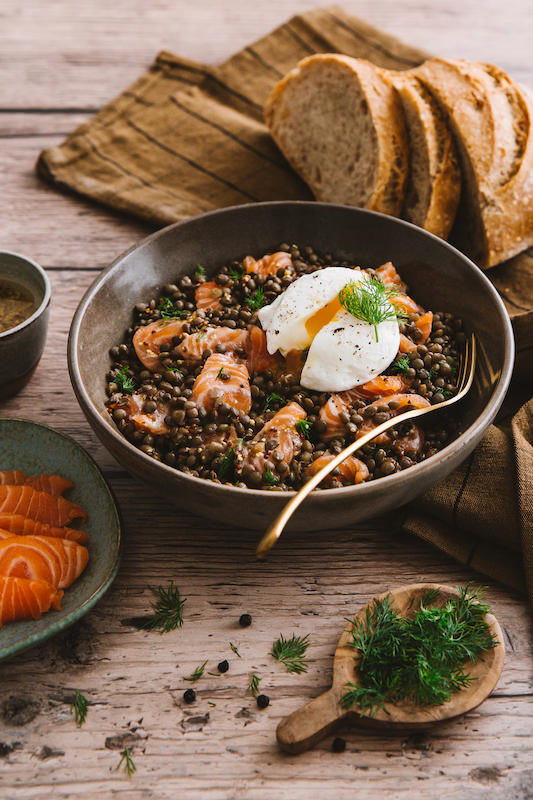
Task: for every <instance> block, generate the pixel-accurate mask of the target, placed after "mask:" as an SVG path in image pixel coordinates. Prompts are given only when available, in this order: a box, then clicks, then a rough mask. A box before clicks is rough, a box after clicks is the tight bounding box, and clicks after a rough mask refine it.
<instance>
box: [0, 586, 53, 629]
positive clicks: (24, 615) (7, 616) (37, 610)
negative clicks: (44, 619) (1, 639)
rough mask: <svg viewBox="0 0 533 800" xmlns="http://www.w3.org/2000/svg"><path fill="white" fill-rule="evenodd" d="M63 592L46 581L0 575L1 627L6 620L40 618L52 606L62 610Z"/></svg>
mask: <svg viewBox="0 0 533 800" xmlns="http://www.w3.org/2000/svg"><path fill="white" fill-rule="evenodd" d="M63 594H64V592H63V591H62V590H61V589H59V590H58V589H57V588H56V587H55V586H52V585H51V584H50V583H47V582H46V581H36V580H31V579H28V578H9V577H0V627H2V626H3V625H5V624H6V622H17V621H20V620H25V619H39V618H40V617H41V614H43V613H44V612H45V611H48V610H49V609H50V607H52V608H54V609H55V610H56V611H60V610H61V598H62V597H63Z"/></svg>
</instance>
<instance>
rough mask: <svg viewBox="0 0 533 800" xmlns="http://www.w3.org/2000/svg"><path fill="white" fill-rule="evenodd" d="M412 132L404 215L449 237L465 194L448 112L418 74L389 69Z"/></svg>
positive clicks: (445, 237) (407, 218) (429, 229)
mask: <svg viewBox="0 0 533 800" xmlns="http://www.w3.org/2000/svg"><path fill="white" fill-rule="evenodd" d="M389 76H390V78H391V80H392V82H393V84H394V86H395V87H396V89H397V91H398V92H399V94H400V98H401V101H402V106H403V110H404V113H405V119H406V122H407V131H408V134H409V144H410V158H409V176H408V179H407V188H406V193H405V201H404V205H403V208H402V212H401V217H402V218H403V219H406V220H407V221H408V222H412V223H413V224H414V225H419V226H420V227H421V228H425V230H427V231H429V232H430V233H433V234H435V235H436V236H440V237H441V238H442V239H447V238H448V234H449V233H450V230H451V228H452V225H453V221H454V219H455V214H456V211H457V206H458V204H459V198H460V195H461V172H460V169H459V162H458V158H457V150H456V147H455V143H454V140H453V136H452V134H451V131H450V129H449V127H448V125H447V123H446V119H445V117H444V114H443V113H442V111H441V110H440V108H439V106H438V104H437V103H436V101H435V100H434V99H433V97H432V95H431V94H430V93H429V92H428V91H427V90H426V89H425V88H424V87H423V86H422V84H421V83H420V81H418V79H417V78H415V77H413V76H411V75H408V74H406V73H403V72H389Z"/></svg>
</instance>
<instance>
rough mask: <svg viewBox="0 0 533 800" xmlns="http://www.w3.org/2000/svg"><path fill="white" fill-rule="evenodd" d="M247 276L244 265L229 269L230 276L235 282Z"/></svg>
mask: <svg viewBox="0 0 533 800" xmlns="http://www.w3.org/2000/svg"><path fill="white" fill-rule="evenodd" d="M245 274H246V270H245V269H244V267H243V265H242V264H239V265H238V266H237V267H228V275H229V276H230V278H232V279H233V280H234V281H239V280H240V279H241V278H242V276H243V275H245Z"/></svg>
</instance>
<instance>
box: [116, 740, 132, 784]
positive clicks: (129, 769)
mask: <svg viewBox="0 0 533 800" xmlns="http://www.w3.org/2000/svg"><path fill="white" fill-rule="evenodd" d="M124 760H125V762H126V763H125V764H124V769H125V770H126V772H127V773H128V778H131V776H132V775H133V773H134V772H135V771H136V769H137V767H136V766H135V764H134V762H133V758H132V757H131V754H130V751H129V748H127V747H126V748H124V752H123V753H122V758H121V759H120V761H119V762H118V765H117V770H119V769H120V767H121V766H122V762H123V761H124Z"/></svg>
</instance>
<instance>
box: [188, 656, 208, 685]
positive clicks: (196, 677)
mask: <svg viewBox="0 0 533 800" xmlns="http://www.w3.org/2000/svg"><path fill="white" fill-rule="evenodd" d="M206 664H207V661H204V663H203V664H200V666H199V667H196V669H195V670H194V672H193V674H192V675H189V676H188V677H187V678H183V680H184V681H190V682H191V683H196V681H199V680H200V678H201V677H202V675H203V674H204V669H205V665H206Z"/></svg>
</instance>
